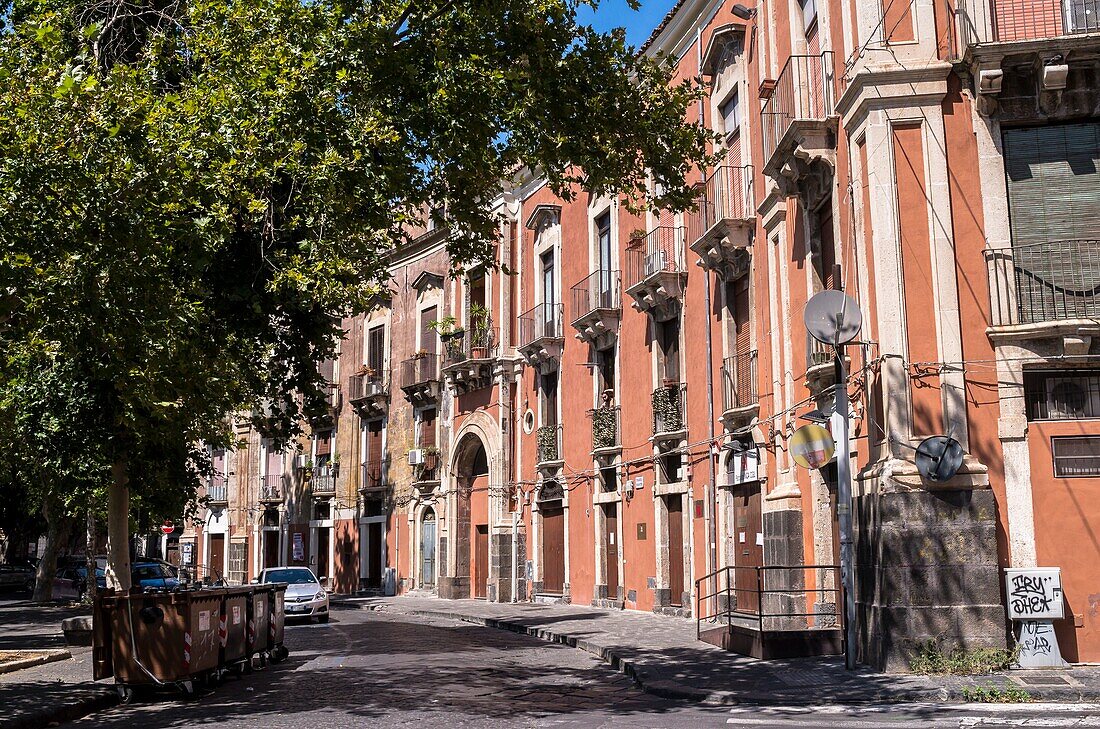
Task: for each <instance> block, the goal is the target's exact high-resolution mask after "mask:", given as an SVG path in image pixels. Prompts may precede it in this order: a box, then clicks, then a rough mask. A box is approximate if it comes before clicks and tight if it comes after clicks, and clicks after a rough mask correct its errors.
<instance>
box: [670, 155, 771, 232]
mask: <svg viewBox="0 0 1100 729" xmlns="http://www.w3.org/2000/svg"><path fill="white" fill-rule="evenodd" d="M752 174H753V168H752V165H745V166H743V167H731V166H729V165H722V166H721V167H718V168H716V169H715V170H714V172H712V173H711V175H710V177H709V178H707V181H706V184H705V185H702V186H700V188H699V196H698V197H697V198H696V200H695V205H696V209H695V210H694V211H693V212H690V213H685V214H684V223H685V225H686V229H687V230H686V234H687V240H688V242H689V243H694V242H695V241H697V240H699V239H700V238H702V237H703V235H704V234H706V232H707V231H709V230H710V229H711V228H713V227H714V226H715V225H716V224H718V223H720V222H721V221H723V220H749V219H751V218H752V217H753V216H754V215H755V214H756V211H755V210H754V207H753V205H754V202H753V194H752Z"/></svg>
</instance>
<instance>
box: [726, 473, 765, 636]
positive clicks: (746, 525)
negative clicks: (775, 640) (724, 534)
mask: <svg viewBox="0 0 1100 729" xmlns="http://www.w3.org/2000/svg"><path fill="white" fill-rule="evenodd" d="M733 528H734V536H735V541H734V555H735V561H734V565H735V566H736V567H738V568H741V569H735V570H734V594H735V597H736V600H737V611H738V612H744V613H754V614H755V613H758V612H760V594H759V593H758V592H757V590H758V589H759V585H760V582H759V581H758V580H757V578H756V572H757V570H756V569H752V568H757V567H762V566H763V565H764V524H763V519H762V515H761V511H760V482H759V481H752V482H749V483H743V484H737V485H736V486H734V487H733Z"/></svg>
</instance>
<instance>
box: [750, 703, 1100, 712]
mask: <svg viewBox="0 0 1100 729" xmlns="http://www.w3.org/2000/svg"><path fill="white" fill-rule="evenodd" d="M905 711H909V712H914V711H941V712H942V711H965V712H972V713H976V714H992V713H996V712H1006V711H1010V712H1012V713H1015V714H1057V713H1066V712H1074V713H1078V714H1085V713H1089V712H1100V704H1054V703H1035V704H938V703H930V702H923V703H908V704H877V705H874V706H863V705H860V704H821V705H819V706H798V705H790V706H778V705H768V706H753V705H751V704H741V705H739V706H734V707H731V708H730V713H731V714H761V713H788V714H807V713H814V714H894V713H897V712H905Z"/></svg>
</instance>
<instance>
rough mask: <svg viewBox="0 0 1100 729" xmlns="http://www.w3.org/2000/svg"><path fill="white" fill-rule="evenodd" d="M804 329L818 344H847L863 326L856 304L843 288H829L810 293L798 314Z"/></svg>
mask: <svg viewBox="0 0 1100 729" xmlns="http://www.w3.org/2000/svg"><path fill="white" fill-rule="evenodd" d="M802 318H803V320H805V322H806V331H808V332H809V333H810V336H811V337H813V338H814V339H816V340H817V341H819V342H821V343H822V344H847V343H848V342H850V341H852V340H853V339H855V338H856V336H857V335H858V334H859V330H860V328H861V327H862V326H863V315H862V314H861V313H860V312H859V305H858V304H856V302H855V301H854V300H852V297H851V296H848V295H847V294H845V293H844V292H843V291H836V290H834V289H829V290H826V291H821V292H818V293H816V294H814V295H813V297H811V298H810V300H809V301H807V302H806V310H805V311H804V312H803V314H802Z"/></svg>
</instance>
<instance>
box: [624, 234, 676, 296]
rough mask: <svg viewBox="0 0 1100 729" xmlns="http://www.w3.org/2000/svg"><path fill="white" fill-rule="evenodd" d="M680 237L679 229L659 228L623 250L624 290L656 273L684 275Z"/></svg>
mask: <svg viewBox="0 0 1100 729" xmlns="http://www.w3.org/2000/svg"><path fill="white" fill-rule="evenodd" d="M683 237H684V229H683V228H680V227H672V226H660V227H657V228H654V229H653V230H651V231H649V233H648V234H647V235H646V236H645V238H643V239H640V240H639V239H636V240H635V242H634V243H633V244H632V247H630V248H627V250H626V287H627V288H628V289H629V288H632V287H634V286H636V285H637V284H640V283H641V282H642V281H645V280H646V279H647V278H649V277H650V276H654V275H657V274H659V273H684V272H685V271H686V270H687V269H686V268H685V266H684V253H683Z"/></svg>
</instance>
